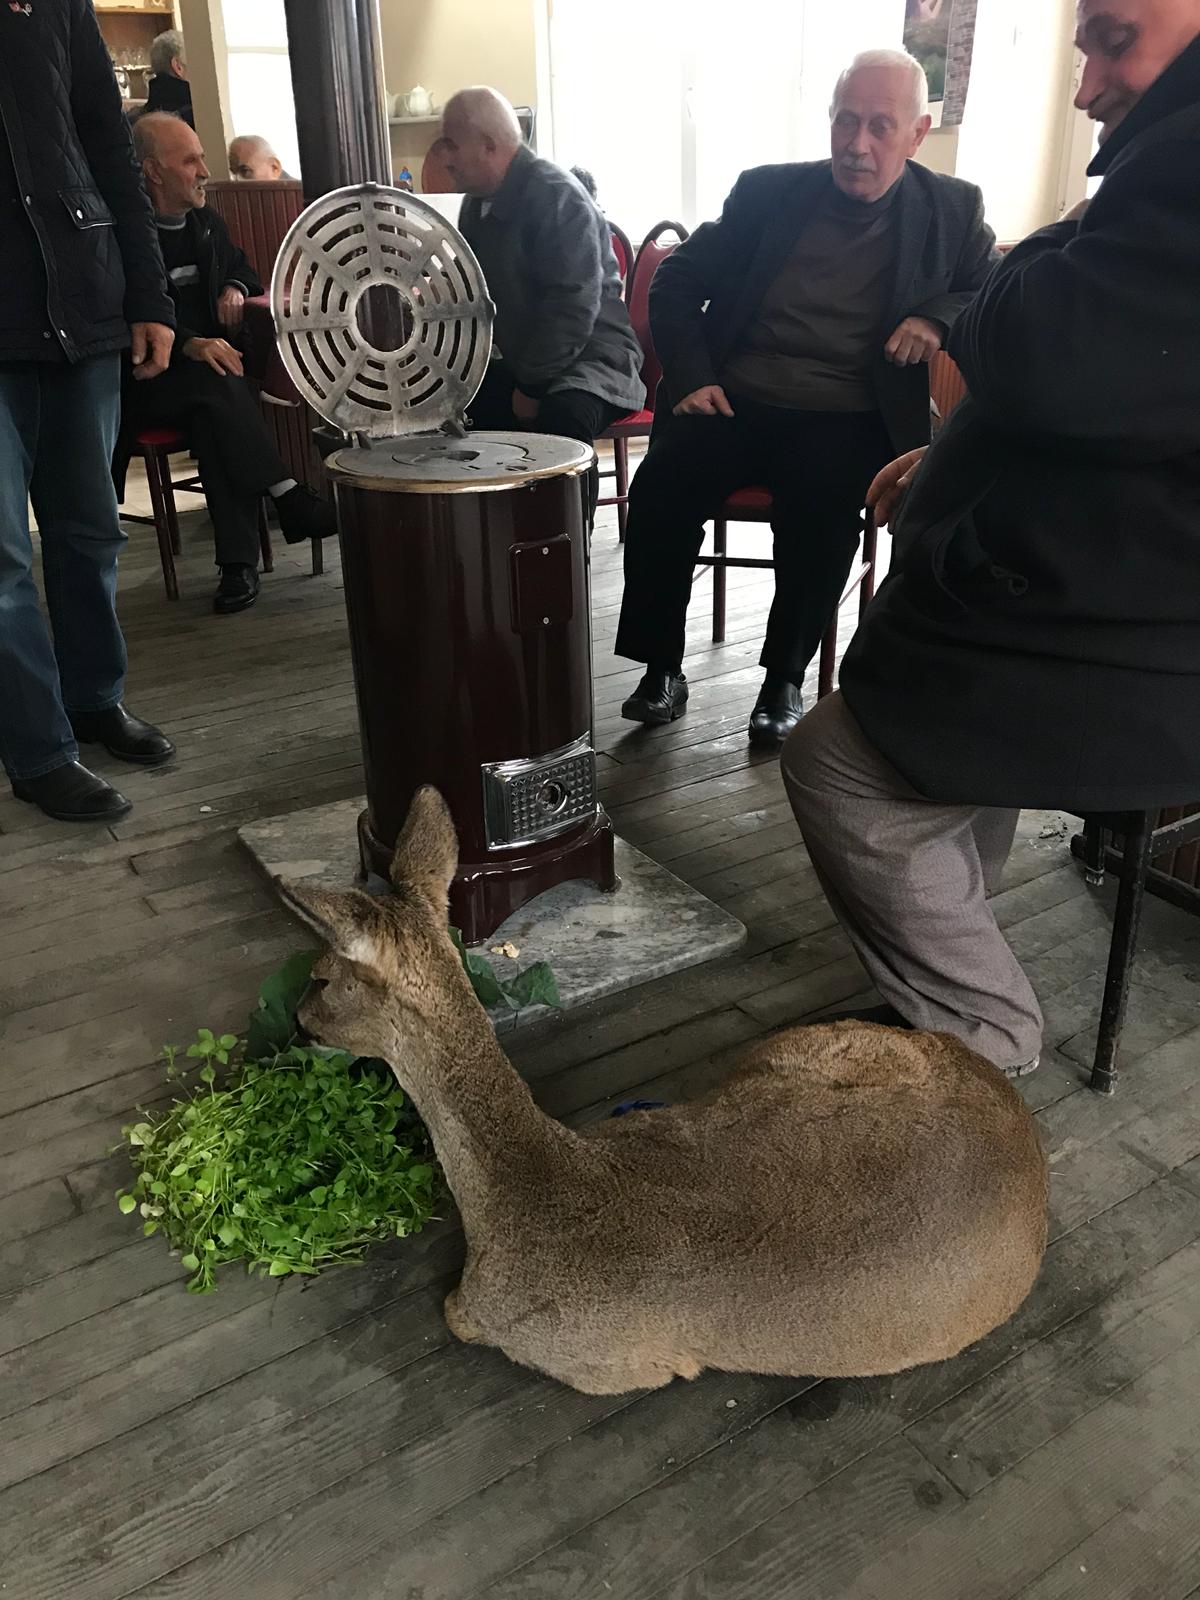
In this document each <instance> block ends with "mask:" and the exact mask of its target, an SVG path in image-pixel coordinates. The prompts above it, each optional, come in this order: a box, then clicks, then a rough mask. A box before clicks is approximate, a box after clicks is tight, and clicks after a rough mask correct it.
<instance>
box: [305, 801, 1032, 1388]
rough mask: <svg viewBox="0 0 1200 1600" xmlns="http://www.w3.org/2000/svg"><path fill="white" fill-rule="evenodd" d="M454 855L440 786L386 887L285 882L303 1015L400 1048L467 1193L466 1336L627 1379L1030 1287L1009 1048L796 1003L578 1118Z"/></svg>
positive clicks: (901, 1327)
mask: <svg viewBox="0 0 1200 1600" xmlns="http://www.w3.org/2000/svg"><path fill="white" fill-rule="evenodd" d="M457 855H458V842H457V838H456V836H455V831H454V825H453V822H452V820H451V817H450V813H449V811H448V810H447V808H446V805H445V803H444V801H443V800H442V798H441V796H440V795H439V794H438V793H437V791H436V790H434V789H431V788H425V789H421V790H419V791H418V792H417V794H416V795H415V797H414V799H413V801H412V804H411V806H410V809H409V812H408V816H407V818H406V820H405V823H404V826H403V828H402V830H401V832H400V835H399V838H398V840H397V843H396V849H395V856H394V860H393V863H392V867H391V874H390V876H391V892H390V893H388V894H385V895H380V896H378V897H375V896H372V895H370V894H368V893H366V892H365V890H362V889H358V888H352V889H346V890H337V889H330V888H327V887H321V886H317V885H309V884H306V883H303V882H290V883H285V882H282V881H277V886H278V888H279V890H280V893H281V895H282V897H283V899H284V902H285V904H286V905H288V906H289V907H290V908H291V909H292V910H293V911H294V912H295V913H296V914H297V915H298V916H300V917H301V918H302V919H303V920H304V921H305V922H307V923H308V924H309V925H310V926H311V927H312V928H313V929H315V931H316V932H317V933H318V934H319V936H320V938H321V940H322V942H323V944H324V946H325V948H324V950H323V952H322V953H321V954H320V955H319V957H318V958H317V960H316V961H315V962H314V964H313V967H312V976H311V981H310V984H309V986H308V988H307V989H306V991H305V993H304V995H303V996H302V997H301V1000H300V1002H299V1005H298V1007H297V1021H298V1024H299V1027H300V1028H301V1029H302V1030H303V1032H304V1033H305V1034H306V1035H307V1036H309V1037H310V1038H311V1039H312V1040H314V1041H316V1042H317V1043H319V1044H322V1045H327V1046H330V1047H333V1048H338V1049H344V1050H348V1051H353V1052H354V1053H356V1054H358V1055H362V1056H373V1057H378V1058H381V1059H382V1060H384V1061H386V1062H387V1063H388V1064H389V1065H390V1067H391V1069H392V1071H393V1073H394V1074H395V1076H396V1078H397V1079H398V1081H399V1083H400V1085H401V1087H402V1088H403V1089H404V1091H405V1093H406V1094H407V1095H408V1096H409V1097H410V1098H411V1100H412V1102H413V1103H414V1105H415V1107H416V1109H417V1111H418V1112H419V1114H420V1116H421V1117H422V1119H423V1120H424V1122H425V1124H426V1127H427V1128H428V1130H429V1133H430V1136H431V1138H432V1141H433V1145H434V1148H435V1151H436V1154H437V1157H438V1160H439V1162H440V1164H441V1167H442V1169H443V1172H444V1174H445V1177H446V1181H447V1183H448V1185H449V1188H450V1190H451V1191H452V1193H453V1196H454V1199H455V1201H456V1202H457V1206H458V1210H459V1213H460V1216H461V1220H462V1227H463V1231H464V1234H465V1239H466V1253H465V1261H464V1266H463V1270H462V1275H461V1279H460V1281H459V1283H458V1285H457V1287H456V1288H455V1289H453V1290H452V1291H451V1292H450V1294H449V1295H448V1296H447V1298H446V1301H445V1318H446V1322H447V1324H448V1326H449V1329H450V1332H451V1333H452V1335H454V1336H455V1337H456V1338H458V1339H460V1340H463V1341H465V1342H467V1343H478V1344H485V1345H491V1346H495V1347H496V1348H498V1349H499V1350H501V1351H502V1352H503V1353H504V1354H505V1355H506V1356H507V1357H508V1358H509V1359H510V1360H512V1361H514V1362H517V1363H519V1364H521V1365H523V1366H526V1367H530V1368H534V1369H536V1370H537V1371H539V1372H542V1373H546V1374H548V1375H549V1376H550V1377H552V1378H555V1379H557V1380H559V1381H560V1382H562V1383H564V1384H568V1385H570V1386H571V1387H572V1388H574V1389H577V1390H580V1391H582V1392H583V1393H586V1394H623V1393H626V1392H629V1391H633V1390H646V1389H654V1388H659V1387H661V1386H662V1385H664V1384H667V1383H670V1382H671V1381H672V1380H673V1379H675V1378H677V1377H678V1378H685V1379H691V1378H695V1377H697V1376H698V1375H699V1374H700V1373H701V1372H702V1371H704V1370H705V1369H709V1368H713V1369H718V1370H723V1371H726V1372H750V1373H761V1374H769V1375H776V1376H805V1377H818V1378H848V1377H869V1376H877V1375H881V1374H889V1373H895V1372H900V1371H903V1370H904V1369H906V1368H909V1367H914V1366H919V1365H922V1364H924V1363H927V1362H934V1361H941V1360H945V1359H948V1358H950V1357H952V1356H954V1355H957V1354H958V1353H959V1352H960V1351H962V1350H963V1349H964V1348H965V1347H966V1346H968V1345H970V1344H973V1343H974V1342H975V1341H976V1340H978V1339H980V1338H981V1337H982V1336H983V1335H984V1334H986V1333H988V1332H990V1331H991V1330H992V1329H993V1328H995V1327H997V1326H999V1325H1000V1324H1001V1323H1003V1322H1004V1321H1006V1320H1007V1319H1008V1318H1009V1317H1010V1316H1011V1315H1012V1314H1013V1312H1014V1311H1016V1309H1017V1308H1018V1307H1019V1306H1020V1305H1021V1303H1022V1301H1023V1300H1024V1299H1025V1297H1026V1295H1027V1294H1028V1293H1029V1290H1030V1288H1031V1287H1032V1285H1033V1283H1034V1280H1035V1278H1036V1276H1037V1273H1038V1270H1039V1267H1040V1263H1041V1259H1042V1255H1043V1251H1044V1249H1045V1243H1046V1201H1047V1175H1046V1162H1045V1158H1044V1155H1043V1152H1042V1148H1041V1144H1040V1142H1039V1138H1038V1133H1037V1129H1036V1126H1035V1124H1034V1122H1033V1119H1032V1117H1031V1116H1030V1114H1029V1111H1028V1110H1027V1108H1026V1106H1025V1103H1024V1101H1023V1100H1022V1099H1021V1097H1020V1095H1019V1094H1018V1093H1017V1092H1016V1090H1015V1089H1014V1088H1013V1086H1012V1084H1011V1083H1009V1082H1008V1080H1007V1079H1006V1078H1005V1077H1004V1075H1003V1074H1002V1073H1001V1072H1000V1071H999V1070H997V1069H996V1068H995V1067H993V1066H992V1065H990V1064H989V1063H988V1062H986V1061H984V1060H983V1059H982V1058H981V1057H979V1056H976V1055H975V1054H974V1053H973V1052H972V1051H971V1050H970V1049H968V1047H967V1046H966V1045H965V1044H963V1043H961V1042H960V1041H959V1040H956V1039H954V1038H952V1037H951V1036H949V1035H947V1034H931V1033H916V1032H913V1033H909V1032H904V1031H903V1030H900V1029H895V1028H887V1027H882V1026H879V1025H877V1024H873V1023H870V1022H865V1021H863V1022H856V1021H840V1022H831V1023H817V1024H814V1025H810V1026H794V1027H788V1028H785V1029H783V1030H782V1031H780V1032H777V1033H775V1034H773V1035H770V1036H768V1037H765V1038H763V1039H761V1040H759V1041H757V1042H755V1043H752V1044H751V1045H750V1046H749V1047H748V1048H747V1049H745V1050H744V1051H743V1052H742V1054H741V1055H740V1057H739V1058H738V1060H737V1061H736V1063H735V1064H734V1066H733V1068H732V1069H731V1071H730V1073H729V1076H728V1078H727V1079H726V1080H725V1081H724V1082H722V1083H721V1084H720V1085H719V1086H718V1087H717V1088H716V1089H715V1090H713V1091H712V1092H710V1093H708V1094H706V1095H704V1096H703V1097H702V1098H699V1099H696V1100H693V1101H690V1102H683V1103H680V1104H675V1105H671V1106H667V1107H664V1108H663V1109H654V1110H640V1111H637V1110H635V1111H631V1112H628V1113H627V1114H625V1115H623V1116H621V1117H619V1118H606V1119H603V1120H599V1121H597V1122H596V1123H594V1124H593V1125H591V1126H586V1127H583V1128H580V1129H578V1130H576V1129H572V1128H568V1127H566V1126H565V1125H564V1124H562V1123H560V1122H558V1121H556V1120H554V1119H553V1118H552V1117H550V1116H547V1115H546V1114H545V1113H544V1112H542V1111H541V1110H539V1108H538V1107H537V1105H536V1104H535V1103H534V1099H533V1096H532V1094H531V1092H530V1090H529V1088H528V1086H527V1085H526V1084H525V1082H524V1081H523V1080H522V1078H521V1077H520V1075H519V1073H518V1072H517V1070H516V1068H515V1067H514V1066H513V1065H512V1063H511V1062H510V1061H509V1060H508V1058H507V1056H506V1055H505V1054H504V1051H503V1050H502V1049H501V1047H500V1044H499V1042H498V1040H497V1037H496V1033H495V1030H494V1028H493V1026H492V1022H491V1020H490V1019H489V1017H488V1015H487V1013H486V1011H485V1010H484V1008H483V1007H482V1006H481V1005H480V1004H479V1002H478V1000H477V999H476V998H475V994H474V991H473V989H472V987H471V983H470V980H469V978H468V976H467V974H466V972H465V971H464V968H463V965H462V962H461V960H460V958H459V955H458V952H457V951H456V949H455V947H454V944H453V943H452V941H451V937H450V932H449V923H448V911H449V898H448V897H449V888H450V884H451V881H452V879H453V876H454V873H455V871H456V867H457Z"/></svg>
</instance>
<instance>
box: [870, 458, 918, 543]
mask: <svg viewBox="0 0 1200 1600" xmlns="http://www.w3.org/2000/svg"><path fill="white" fill-rule="evenodd" d="M928 448H929V446H928V445H922V446H921V448H920V449H919V450H910V451H909V452H908V454H907V455H906V456H901V457H900V458H899V460H897V461H890V462H889V463H888V465H887V466H886V467H884V469H883V471H882V472H881V473H879V474H878V476H877V477H876V478H875V481H874V482H873V483H872V484H871V487H870V488H869V489H868V490H867V505H868V506H869V507H870V508H871V510H872V511H873V512H874V513H875V526H876V527H877V528H886V527H887V525H888V523H889V522H890V521H891V520H892V518H893V517H894V516H895V515H896V512H897V511H898V510H899V507H900V502H901V500H903V499H904V496H905V494H906V493H907V492H908V486H909V484H910V483H911V482H912V480H913V474H914V473H915V472H916V470H917V468H918V466H920V464H921V457H922V456H923V455H924V454H925V452H926V450H927V449H928Z"/></svg>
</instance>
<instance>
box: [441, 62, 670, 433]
mask: <svg viewBox="0 0 1200 1600" xmlns="http://www.w3.org/2000/svg"><path fill="white" fill-rule="evenodd" d="M441 143H442V150H443V155H444V160H445V164H446V166H447V167H448V168H449V170H450V172H451V173H452V175H453V177H454V180H455V182H456V184H457V186H458V188H459V189H461V190H462V192H463V193H464V194H465V195H467V197H468V198H467V199H466V201H465V202H464V204H463V209H462V214H461V216H460V219H459V227H460V228H461V230H462V232H463V233H464V234H465V235H466V237H467V240H468V241H469V243H470V245H471V247H472V249H473V250H474V251H475V254H476V255H477V256H478V258H479V262H480V265H481V266H482V268H483V272H484V276H485V277H486V279H487V284H488V290H489V292H490V294H491V297H492V299H493V300H494V302H495V305H496V327H495V337H496V348H495V351H494V352H493V360H492V363H491V367H490V370H489V372H488V374H487V376H486V377H485V379H484V382H483V386H482V388H481V389H480V391H479V394H478V395H477V396H476V398H475V400H474V402H473V403H472V405H471V407H470V420H471V422H472V424H473V425H474V426H475V427H479V428H500V429H517V430H519V431H520V430H523V431H525V432H535V433H553V434H560V435H562V436H564V437H566V438H570V439H581V440H583V441H584V442H585V443H587V444H591V443H592V441H593V440H594V439H595V438H596V437H597V436H598V435H599V434H601V433H603V432H604V430H605V428H607V427H608V425H609V424H610V423H611V422H613V421H615V419H616V418H617V417H620V416H624V415H625V413H626V412H628V411H636V410H637V408H638V407H639V406H640V405H641V403H642V400H643V398H644V396H645V393H646V391H645V386H644V385H643V383H642V379H641V369H642V352H641V347H640V346H639V344H638V342H637V339H636V337H635V336H634V332H633V329H632V328H631V327H630V324H629V316H628V313H627V312H626V310H625V302H624V301H623V300H622V299H621V277H620V273H619V272H618V270H617V262H616V257H615V256H614V255H613V250H612V240H611V235H610V233H609V229H608V224H607V223H606V222H605V220H604V218H603V216H602V215H601V213H600V212H599V211H598V210H597V208H596V204H595V202H594V201H593V200H592V199H591V198H590V197H589V196H588V195H587V194H586V192H585V191H584V189H583V188H582V187H581V186H580V184H579V183H578V182H577V181H576V180H575V179H574V178H573V177H571V175H570V174H569V173H567V172H564V171H563V170H562V168H561V167H556V166H555V165H554V164H553V162H550V161H543V160H542V159H541V158H540V157H538V156H536V155H534V153H533V151H532V150H530V149H529V148H528V146H527V145H525V144H524V142H523V141H522V138H521V128H520V124H519V123H518V121H517V117H516V113H515V112H514V111H513V108H512V106H511V105H510V104H509V103H508V101H507V100H506V99H505V98H504V96H503V95H500V94H497V92H496V91H495V90H494V89H488V88H474V89H463V90H461V91H460V92H459V93H458V94H456V95H454V96H453V98H452V99H451V100H449V101H448V102H447V104H446V108H445V111H444V112H443V114H442V141H441Z"/></svg>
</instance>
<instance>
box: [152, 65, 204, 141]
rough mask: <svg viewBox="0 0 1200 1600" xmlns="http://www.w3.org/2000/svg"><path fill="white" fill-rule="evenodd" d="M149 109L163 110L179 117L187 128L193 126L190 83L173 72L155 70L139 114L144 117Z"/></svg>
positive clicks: (194, 122)
mask: <svg viewBox="0 0 1200 1600" xmlns="http://www.w3.org/2000/svg"><path fill="white" fill-rule="evenodd" d="M151 111H165V112H167V114H168V115H169V116H172V117H179V118H180V119H181V120H182V121H184V122H186V123H187V125H188V127H189V128H194V127H195V126H196V119H195V117H194V116H193V115H192V86H191V84H190V83H188V81H187V79H186V78H177V77H175V75H174V73H171V72H156V73H155V74H154V76H153V77H152V78H151V79H150V83H149V87H148V88H147V90H146V104H145V105H144V106H143V107H142V109H141V112H140V113H139V114H140V115H141V116H143V117H144V116H146V115H147V113H149V112H151Z"/></svg>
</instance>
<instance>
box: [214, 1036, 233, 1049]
mask: <svg viewBox="0 0 1200 1600" xmlns="http://www.w3.org/2000/svg"><path fill="white" fill-rule="evenodd" d="M217 1043H218V1044H219V1045H220V1046H221V1049H222V1050H232V1049H233V1047H234V1045H235V1044H236V1043H237V1034H236V1033H223V1034H222V1035H221V1037H220V1038H219V1039H218V1040H217Z"/></svg>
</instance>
